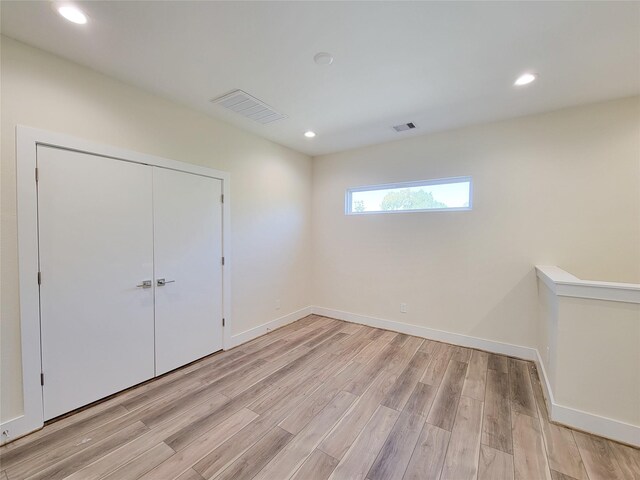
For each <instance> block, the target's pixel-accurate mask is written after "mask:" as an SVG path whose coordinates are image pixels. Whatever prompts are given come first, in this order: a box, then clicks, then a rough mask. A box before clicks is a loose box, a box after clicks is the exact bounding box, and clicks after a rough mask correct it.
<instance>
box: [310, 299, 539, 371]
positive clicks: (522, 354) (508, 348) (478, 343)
mask: <svg viewBox="0 0 640 480" xmlns="http://www.w3.org/2000/svg"><path fill="white" fill-rule="evenodd" d="M313 313H315V314H316V315H323V316H325V317H331V318H337V319H338V320H344V321H346V322H352V323H359V324H361V325H368V326H369V327H376V328H382V329H385V330H392V331H394V332H400V333H405V334H407V335H413V336H415V337H421V338H427V339H429V340H436V341H438V342H445V343H451V344H454V345H460V346H462V347H469V348H477V349H478V350H486V351H488V352H493V353H500V354H502V355H508V356H510V357H518V358H523V359H525V360H537V358H538V356H537V350H536V349H535V348H530V347H523V346H520V345H512V344H510V343H503V342H497V341H495V340H487V339H485V338H478V337H471V336H469V335H463V334H460V333H451V332H445V331H444V330H436V329H433V328H428V327H421V326H419V325H411V324H408V323H401V322H396V321H394V320H384V319H382V318H376V317H368V316H365V315H359V314H357V313H350V312H343V311H341V310H332V309H330V308H323V307H313Z"/></svg>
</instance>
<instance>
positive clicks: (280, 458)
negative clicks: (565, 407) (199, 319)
mask: <svg viewBox="0 0 640 480" xmlns="http://www.w3.org/2000/svg"><path fill="white" fill-rule="evenodd" d="M0 461H1V464H0V479H1V480H7V479H9V480H16V479H25V478H29V479H47V480H55V479H63V478H64V479H74V480H91V479H110V480H127V479H138V478H143V479H145V480H170V479H179V480H202V479H212V478H216V479H250V478H255V479H268V480H284V479H288V478H294V479H296V480H315V479H318V480H320V479H326V478H332V479H348V480H351V479H363V480H364V479H368V480H382V479H402V478H404V479H440V480H446V479H454V480H463V479H467V478H474V479H475V478H478V479H490V480H499V479H532V480H539V479H551V480H572V479H573V480H600V479H604V480H614V479H638V478H640V450H637V449H633V448H630V447H627V446H624V445H620V444H617V443H614V442H611V441H608V440H605V439H602V438H599V437H595V436H592V435H587V434H584V433H580V432H577V431H573V430H571V429H568V428H564V427H561V426H558V425H554V424H551V423H549V421H548V417H547V412H546V409H545V405H544V401H543V397H542V390H541V386H540V383H539V381H538V376H537V373H536V371H535V367H534V365H533V364H531V363H528V362H525V361H521V360H516V359H512V358H507V357H504V356H500V355H494V354H490V353H486V352H482V351H478V350H471V349H467V348H462V347H456V346H453V345H448V344H444V343H438V342H432V341H429V340H423V339H421V338H416V337H411V336H408V335H403V334H398V333H394V332H388V331H384V330H378V329H374V328H369V327H364V326H360V325H354V324H348V323H344V322H340V321H337V320H332V319H329V318H325V317H318V316H309V317H306V318H304V319H302V320H300V321H298V322H296V323H294V324H291V325H289V326H287V327H284V328H282V329H279V330H277V331H275V332H272V333H270V334H268V335H266V336H263V337H261V338H259V339H256V340H254V341H252V342H250V343H247V344H244V345H242V346H240V347H238V348H236V349H233V350H230V351H228V352H224V353H220V354H216V355H213V356H210V357H207V358H205V359H203V360H201V361H199V362H197V363H194V364H192V365H189V366H187V367H185V368H183V369H180V370H178V371H175V372H173V373H171V374H168V375H166V376H164V377H162V378H160V379H157V380H155V381H152V382H149V383H146V384H144V385H142V386H139V387H137V388H134V389H131V390H128V391H126V392H124V393H121V394H119V395H117V396H115V397H112V398H110V399H108V400H106V401H104V402H102V403H99V404H97V405H94V406H92V407H90V408H88V409H85V410H83V411H80V412H78V413H75V414H73V415H71V416H68V417H66V418H63V419H61V420H58V421H56V422H53V423H51V424H49V425H47V426H46V427H45V428H44V429H42V430H40V431H38V432H35V433H33V434H31V435H29V436H27V437H24V438H22V439H18V440H16V441H15V442H13V443H10V444H8V445H6V446H4V447H2V449H0Z"/></svg>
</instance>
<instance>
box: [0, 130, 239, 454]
mask: <svg viewBox="0 0 640 480" xmlns="http://www.w3.org/2000/svg"><path fill="white" fill-rule="evenodd" d="M38 145H42V146H49V147H53V148H61V149H65V150H71V151H77V152H82V153H88V154H92V155H99V156H103V157H108V158H113V159H117V160H124V161H128V162H134V163H141V164H146V165H151V166H155V167H160V168H167V169H170V170H177V171H181V172H187V173H192V174H196V175H203V176H205V177H211V178H217V179H220V180H222V192H223V195H224V203H223V207H222V208H223V210H222V211H223V213H222V249H223V250H222V251H223V255H224V257H225V266H224V268H223V271H222V290H223V300H222V303H223V307H222V308H223V314H224V318H225V327H224V328H223V340H222V346H223V349H226V348H229V347H230V345H231V333H230V332H231V327H230V325H232V323H233V319H232V318H231V302H230V300H231V265H233V263H232V261H231V259H232V252H231V249H230V238H231V235H230V232H231V230H230V227H231V218H230V199H231V195H230V187H231V185H230V184H231V175H230V174H229V173H228V172H223V171H220V170H215V169H212V168H208V167H203V166H199V165H193V164H189V163H185V162H180V161H177V160H170V159H166V158H162V157H157V156H154V155H148V154H145V153H139V152H135V151H131V150H125V149H121V148H118V147H113V146H109V145H103V144H99V143H94V142H90V141H87V140H83V139H80V138H76V137H73V136H70V135H66V134H61V133H55V132H50V131H46V130H40V129H36V128H32V127H27V126H23V125H18V126H16V163H17V165H16V169H17V170H16V173H17V182H16V187H17V211H18V215H17V223H18V272H19V286H20V330H21V348H22V353H21V360H22V396H23V413H22V415H18V416H17V417H15V418H13V419H11V420H8V421H6V422H4V423H2V424H1V425H0V432H3V434H2V435H1V437H0V444H3V443H7V442H9V441H12V440H15V439H16V438H19V437H21V436H24V435H26V434H27V433H30V432H32V431H34V430H38V429H40V428H42V426H43V425H44V413H43V395H42V386H41V384H40V373H41V371H40V370H41V361H42V358H41V351H40V305H39V297H40V294H39V286H38V271H39V264H38V210H37V188H36V177H35V172H36V170H35V169H36V149H37V146H38ZM43 281H46V279H44V280H43ZM4 432H7V433H6V434H4Z"/></svg>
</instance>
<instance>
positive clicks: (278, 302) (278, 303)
mask: <svg viewBox="0 0 640 480" xmlns="http://www.w3.org/2000/svg"><path fill="white" fill-rule="evenodd" d="M276 310H280V299H277V300H276Z"/></svg>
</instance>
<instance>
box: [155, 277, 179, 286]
mask: <svg viewBox="0 0 640 480" xmlns="http://www.w3.org/2000/svg"><path fill="white" fill-rule="evenodd" d="M174 282H175V280H165V279H164V278H159V279H158V280H157V285H158V286H159V287H162V286H163V285H166V284H167V283H174Z"/></svg>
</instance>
